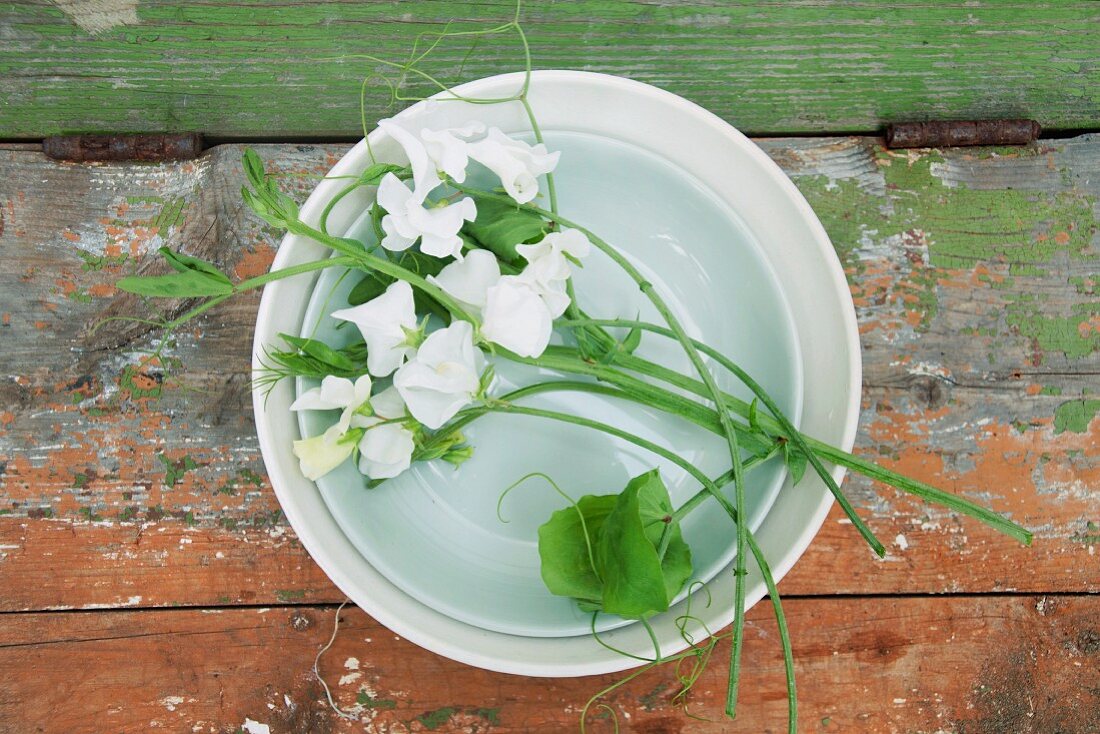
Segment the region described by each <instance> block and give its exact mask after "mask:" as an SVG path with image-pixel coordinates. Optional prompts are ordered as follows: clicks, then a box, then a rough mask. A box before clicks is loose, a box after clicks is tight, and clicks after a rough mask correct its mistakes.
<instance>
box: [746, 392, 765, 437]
mask: <svg viewBox="0 0 1100 734" xmlns="http://www.w3.org/2000/svg"><path fill="white" fill-rule="evenodd" d="M759 406H760V401H759V400H757V399H756V398H753V399H752V402H751V403H749V428H751V429H752V430H753V432H754V433H763V432H764V429H762V428H761V427H760V412H759Z"/></svg>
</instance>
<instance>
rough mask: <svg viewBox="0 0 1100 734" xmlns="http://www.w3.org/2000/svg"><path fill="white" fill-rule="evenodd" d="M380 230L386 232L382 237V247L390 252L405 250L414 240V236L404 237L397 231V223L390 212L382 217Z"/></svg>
mask: <svg viewBox="0 0 1100 734" xmlns="http://www.w3.org/2000/svg"><path fill="white" fill-rule="evenodd" d="M382 231H383V232H385V233H386V236H385V237H383V238H382V243H381V244H382V247H384V248H386V249H387V250H389V251H390V252H401V251H403V250H407V249H409V248H410V247H412V246H413V244H414V243H415V242H416V238H415V237H406V236H405V235H403V234H401V233H400V232H398V231H397V223H396V222H395V220H394V217H393V215H391V214H387V215H386V216H384V217H382Z"/></svg>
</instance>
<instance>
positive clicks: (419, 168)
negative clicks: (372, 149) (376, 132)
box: [378, 119, 442, 212]
mask: <svg viewBox="0 0 1100 734" xmlns="http://www.w3.org/2000/svg"><path fill="white" fill-rule="evenodd" d="M378 127H379V128H380V129H381V130H382V131H383V132H384V133H386V134H387V135H389V136H390V137H391V138H393V139H394V141H395V142H396V143H397V144H398V145H400V146H401V148H402V149H403V150H404V151H405V157H407V158H408V159H409V166H410V167H411V168H412V172H413V191H415V192H416V193H415V198H416V200H417V203H420V204H422V203H424V200H425V199H426V198H427V197H428V194H430V193H431V192H432V191H433V190H434V189H435V188H436V187H437V186H439V184H440V183H442V180H441V179H440V178H439V174H438V173H436V167H435V163H434V161H432V160H430V159H429V158H428V151H427V149H426V148H425V147H424V143H422V142H421V141H419V140H417V138H416V136H415V135H413V134H412V133H411V132H409V131H408V130H406V129H405V128H403V127H401V125H399V124H398V123H397V122H396V121H395V120H391V119H386V120H379V121H378ZM379 201H381V191H379ZM382 206H383V207H384V208H385V209H386V211H391V212H392V211H393V210H392V209H390V208H389V207H388V206H386V205H385V204H382Z"/></svg>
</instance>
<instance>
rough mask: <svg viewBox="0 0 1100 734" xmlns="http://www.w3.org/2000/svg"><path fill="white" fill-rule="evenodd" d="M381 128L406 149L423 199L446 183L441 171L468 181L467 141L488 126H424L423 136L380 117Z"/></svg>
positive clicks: (479, 124)
mask: <svg viewBox="0 0 1100 734" xmlns="http://www.w3.org/2000/svg"><path fill="white" fill-rule="evenodd" d="M378 127H379V128H381V129H382V131H383V132H385V133H386V134H387V135H389V136H390V137H391V138H393V139H394V141H395V142H396V143H397V144H398V145H400V146H401V148H402V150H404V151H405V156H406V157H407V158H408V159H409V165H410V166H411V167H412V171H413V191H414V192H416V194H417V196H418V197H419V198H420V201H421V202H423V201H424V199H425V198H426V197H427V196H428V194H429V193H431V192H432V191H433V190H434V189H435V188H436V187H437V186H439V184H440V183H442V180H441V178H440V176H439V172H440V171H442V172H443V173H445V174H447V175H448V176H450V177H451V178H453V179H454V180H455V181H457V182H459V183H462V182H463V181H465V180H466V166H467V165H469V162H470V159H469V156H468V154H467V151H466V148H467V146H468V145H469V143H468V142H467V141H468V140H469V139H470V138H472V137H473V136H475V135H480V134H481V133H483V132H485V125H484V124H483V123H480V122H477V121H474V122H470V123H468V124H466V125H464V126H462V127H458V128H450V129H448V130H427V129H422V130H421V131H420V134H419V136H417V135H415V134H413V133H412V132H410V131H409V130H407V129H406V128H404V127H403V126H402V125H401V124H400V123H398V121H397V120H395V119H386V120H379V121H378Z"/></svg>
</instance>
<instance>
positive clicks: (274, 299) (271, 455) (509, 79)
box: [253, 70, 862, 676]
mask: <svg viewBox="0 0 1100 734" xmlns="http://www.w3.org/2000/svg"><path fill="white" fill-rule="evenodd" d="M524 75H525V74H524V72H511V73H507V74H499V75H495V76H490V77H485V78H482V79H478V80H474V81H471V82H467V83H465V84H462V85H459V86H457V87H455V88H454V90H453V92H454V93H457V94H463V95H470V94H473V93H477V92H484V91H485V89H486V88H494V87H503V86H507V85H509V84H516V85H518V84H519V83H521V82H522V80H523V78H524ZM531 82H532V88H531V94H532V97H535V96H536V95H537V89H538V83H543V84H565V85H568V84H570V83H574V84H579V85H582V86H583V85H586V84H587V85H592V84H595V85H597V86H604V87H606V88H609V89H611V90H615V91H619V92H625V93H628V94H630V95H634V96H638V97H640V98H643V99H644V100H646V101H649V102H652V103H655V104H658V105H663V106H666V107H671V108H674V109H675V110H676V111H678V112H680V113H686V114H688V115H690V116H693V117H694V118H696V121H697V122H699V123H702V124H704V125H706V126H708V127H709V128H712V129H713V132H715V133H717V134H719V136H720V137H722V138H724V139H725V140H726V141H728V142H729V143H730V144H731V145H733V146H735V147H736V148H738V149H739V153H741V154H744V155H747V156H748V157H749V159H750V160H751V161H752V162H753V163H755V164H756V165H757V166H758V167H759V172H760V173H762V174H764V175H766V176H767V177H768V179H769V183H770V184H772V185H774V186H777V187H778V189H779V191H780V192H781V194H782V195H783V199H785V200H786V202H787V203H788V204H789V205H791V206H792V207H793V209H794V213H795V214H797V215H798V217H799V219H800V220H801V222H800V223H801V224H802V225H803V226H805V227H806V228H807V230H808V234H809V235H810V238H809V240H808V241H807V243H806V246H810V244H811V242H812V245H813V246H814V248H815V249H816V250H817V251H818V252H817V254H818V255H820V256H821V257H822V258H823V259H824V261H825V262H826V263H827V266H828V267H827V274H826V275H827V281H828V283H829V286H830V287H831V290H832V293H831V295H832V296H833V297H835V298H836V299H838V301H839V304H840V306H841V308H840V312H841V314H840V315H841V319H842V321H843V323H842V324H841V330H842V332H843V335H844V345H843V346H844V350H845V354H846V355H847V375H846V378H847V384H846V385H844V386H843V388H844V389H846V391H847V403H846V406H845V409H844V413H845V415H844V422H843V428H842V430H841V431H840V435H841V440H840V441H838V442H837V444H838V445H839V447H840V448H842V449H843V450H845V451H847V450H850V449H851V447H852V445H853V443H854V440H855V434H856V429H857V426H858V419H859V405H860V398H861V373H862V364H861V359H860V354H861V353H860V346H859V334H858V328H857V324H856V318H855V308H854V304H853V302H852V297H851V293H850V291H849V289H848V284H847V280H846V278H845V276H844V272H843V268H842V267H841V264H840V260H839V258H838V257H837V255H836V252H835V250H834V249H833V246H832V244H831V242H830V240H829V237H828V235H827V234H826V232H825V229H824V227H823V226H822V225H821V223H820V221H819V220H818V219H817V216H816V215H815V214H814V212H813V210H812V209H811V207H810V205H809V203H808V202H807V201H806V200H805V198H804V197H803V196H802V194H801V193H800V192H799V191H798V189H797V188H796V187H795V186H794V184H793V182H791V180H790V179H789V178H788V177H787V176H786V174H784V173H783V171H782V170H781V169H780V168H779V166H778V165H777V164H776V163H775V162H774V161H772V160H771V158H769V157H768V156H767V154H766V153H764V151H763V150H761V149H760V148H759V147H757V146H756V145H755V144H754V143H752V141H750V140H749V139H748V138H747V137H746V136H745V135H743V134H742V133H740V132H739V131H737V130H736V129H735V128H733V127H732V126H731V125H730V124H729V123H727V122H725V121H724V120H722V119H721V118H719V117H718V116H717V115H715V114H713V113H711V112H710V111H708V110H706V109H704V108H702V107H700V106H699V105H696V104H695V103H693V102H690V101H688V100H686V99H684V98H682V97H679V96H678V95H675V94H672V93H671V92H668V91H665V90H662V89H660V88H658V87H654V86H652V85H649V84H645V83H643V82H638V81H634V80H631V79H626V78H623V77H618V76H613V75H608V74H601V73H595V72H586V71H571V70H545V71H533V72H531ZM449 95H450V93H448V92H441V93H439V94H437V95H435V96H434V97H433V99H444V98H446V97H448V96H449ZM419 104H423V103H418V105H419ZM415 107H417V105H414V106H413V108H415ZM413 108H410V109H413ZM385 140H386V136H385V135H384V134H383V133H382V131H381V130H379V129H377V128H376V129H374V130H373V131H372V132H371V133H370V134H369V135H368V138H367V139H366V140H361V141H359V142H358V143H357V144H356V145H355V146H353V147H352V148H351V149H350V150H349V151H348V152H347V153H345V155H344V156H343V157H342V158H341V160H340V161H339V162H338V163H337V164H336V165H335V166H334V167H333V168H332V170H331V171H330V175H332V176H336V175H340V174H341V173H344V172H346V171H347V170H349V169H351V168H354V167H355V166H356V163H357V162H358V161H361V160H362V159H363V158H364V156H365V155H366V152H367V149H368V145H369V146H374V147H377V146H380V145H382V144H383V143H384V142H385ZM337 184H338V182H336V181H331V180H330V181H322V182H321V184H320V185H318V186H317V187H316V189H315V190H314V191H313V193H312V194H311V195H310V197H309V199H308V200H307V201H306V203H305V204H304V205H303V206H302V208H301V214H300V216H301V217H302V218H303V219H305V220H315V218H316V217H317V215H318V214H319V212H320V209H321V208H322V207H323V203H322V202H323V201H327V199H328V196H329V195H330V192H331V191H332V190H333V189H334V188H335V187H336V186H337ZM307 243H308V240H307V238H304V237H301V236H299V235H293V234H289V233H288V234H287V235H286V236H285V237H284V238H283V240H282V242H281V244H280V247H279V250H278V253H277V255H276V257H275V260H274V262H273V263H272V266H271V269H272V270H275V269H279V268H281V267H285V266H287V265H288V264H292V261H293V260H294V258H295V256H296V255H298V256H300V255H301V251H302V250H303V249H307V248H309V246H308V244H307ZM300 259H301V260H311V259H316V258H314V257H301V258H300ZM299 277H300V276H299ZM286 282H287V281H276V282H273V283H271V284H268V286H266V287H265V288H264V292H263V295H262V297H261V301H260V306H259V310H258V312H257V322H256V330H255V336H254V342H253V369H254V370H255V369H258V368H259V367H260V366H261V365H260V360H261V358H262V356H263V350H264V347H265V346H266V345H267V344H268V343H269V341H268V336H267V335H266V334H265V327H266V326H269V325H270V323H271V321H272V320H273V318H274V316H275V313H276V312H277V311H278V310H279V309H280V308H283V307H284V304H283V302H282V301H281V300H280V297H281V296H282V295H283V294H282V293H281V291H282V290H284V288H280V287H278V286H280V285H282V284H285V283H286ZM273 286H274V287H273ZM303 305H304V304H303ZM804 359H805V357H804ZM837 387H838V389H839V388H840V387H841V386H840V385H838V386H837ZM806 404H807V405H808V404H809V401H806ZM253 408H254V411H255V416H256V431H257V437H258V440H259V444H260V448H261V453H262V454H263V457H264V462H265V466H266V468H267V470H268V474H269V477H270V481H271V484H272V487H273V489H274V491H275V493H276V496H277V497H278V499H279V502H280V505H281V506H282V508H283V512H284V514H286V516H287V519H288V521H289V522H290V524H291V526H292V527H293V528H294V530H295V532H296V534H297V535H298V538H299V540H300V541H301V543H302V545H303V547H305V548H306V550H307V552H308V553H309V554H310V556H311V557H312V558H313V560H314V562H316V563H317V564H318V565H319V566H320V567H321V569H322V570H323V571H324V572H325V574H326V575H327V576H328V577H329V578H330V579H331V580H332V581H333V583H334V584H335V585H336V586H337V587H338V588H340V590H341V591H343V592H344V593H345V594H346V595H348V597H349V598H351V599H353V600H354V601H355V602H356V603H357V604H358V605H359V606H360V608H362V609H363V610H364V611H366V612H367V613H368V614H370V615H371V616H372V617H374V618H375V619H376V620H378V621H379V622H380V623H382V624H383V625H385V626H386V627H387V628H389V629H390V630H392V631H393V632H395V633H396V634H398V635H400V636H402V637H404V638H406V639H408V640H410V641H412V642H414V643H416V644H417V645H420V646H421V647H424V648H427V649H429V650H431V651H433V652H436V653H438V654H441V655H444V656H446V657H448V658H451V659H454V660H458V661H460V662H463V663H467V664H469V665H474V666H476V667H481V668H485V669H489V670H494V671H499V672H506V673H514V674H521V675H533V676H579V675H591V674H601V673H608V672H614V671H618V670H624V669H627V668H630V667H635V666H636V665H638V664H639V663H638V661H636V660H633V659H631V658H628V657H625V656H618V655H615V654H613V653H606V655H609V656H611V657H605V658H602V659H597V660H592V659H590V658H591V656H590V655H589V656H587V658H586V656H584V655H578V654H576V653H575V652H572V653H571V652H570V651H568V650H565V649H560V650H557V651H554V650H553V648H551V649H549V650H544V649H537V648H541V647H542V645H540V644H537V643H535V642H533V641H537V640H541V641H542V642H544V643H549V644H550V645H552V646H554V647H558V648H561V647H562V646H563V643H566V642H567V641H568V640H569V639H572V640H579V641H581V642H582V643H586V644H587V645H588V646H589V647H591V646H595V643H593V642H592V641H591V640H589V639H588V638H584V637H581V638H566V639H558V638H527V637H518V636H513V635H506V634H503V633H499V632H490V631H487V630H481V629H479V628H476V627H472V626H470V625H466V624H464V623H461V622H457V621H456V620H452V619H451V618H449V617H445V616H443V615H441V614H440V613H438V612H435V610H431V609H430V608H428V607H426V606H424V605H422V604H421V603H420V602H417V601H416V600H414V599H412V598H411V597H408V595H406V594H405V593H404V592H403V591H401V590H400V589H398V588H397V587H395V586H393V585H392V584H390V582H389V581H388V580H386V579H384V578H381V579H379V578H372V579H370V581H371V582H372V583H373V584H375V586H372V587H371V589H370V592H368V591H367V590H366V588H365V587H364V585H363V583H364V582H363V580H362V578H357V577H356V574H355V573H354V572H353V571H352V570H351V569H349V568H346V567H344V565H343V561H345V560H348V559H349V557H351V556H354V557H358V558H359V561H360V562H361V563H362V564H364V565H365V566H367V567H368V568H363V567H362V566H360V567H359V570H360V571H364V572H368V574H369V571H374V574H375V575H378V572H377V571H375V570H374V569H373V568H369V564H367V562H366V561H365V559H363V558H362V557H361V556H359V554H358V551H357V550H355V549H354V546H352V545H351V543H350V540H349V539H348V538H347V537H346V536H344V535H343V533H342V532H341V531H339V529H338V526H336V523H335V520H334V519H333V518H332V517H331V516H327V517H318V516H317V508H316V506H313V507H309V506H307V505H309V504H310V503H309V498H308V497H306V496H304V495H302V494H301V492H302V490H303V488H305V487H304V485H303V484H302V482H308V480H305V478H304V477H302V476H301V475H300V473H299V472H298V470H297V465H296V462H294V461H291V462H288V461H287V457H286V454H287V453H289V452H288V451H287V448H288V447H287V446H286V445H285V444H283V445H282V446H280V445H278V443H277V441H276V437H275V435H274V434H275V427H274V426H273V424H271V423H269V421H270V420H271V419H272V418H273V417H274V416H272V415H271V413H270V412H269V410H268V406H267V402H266V399H265V396H264V395H263V394H261V393H260V392H259V391H254V392H253ZM283 417H284V418H285V416H283ZM293 430H295V431H296V430H297V429H296V426H295V428H294V429H293ZM830 473H831V474H832V476H833V478H834V479H835V480H836V481H837V482H838V483H839V482H840V481H841V480H842V479H843V476H844V474H845V470H844V468H843V467H833V469H832V470H831V472H830ZM295 475H297V476H295ZM309 484H310V485H312V483H311V482H309ZM312 489H313V492H314V493H317V488H316V487H315V486H313V487H312ZM811 489H812V491H816V504H814V505H813V510H812V512H811V513H809V517H808V519H807V521H806V522H805V524H803V525H802V530H801V532H800V533H799V534H798V535H797V537H796V538H794V539H793V541H792V542H789V543H787V544H786V545H785V546H784V548H783V549H782V550H781V551H780V553H779V557H778V558H777V559H775V560H776V562H774V563H772V572H773V575H774V577H775V580H776V582H778V581H779V580H780V579H781V578H783V576H785V575H786V573H787V572H788V571H789V570H790V569H791V567H793V565H794V563H795V562H796V561H797V560H798V558H799V557H801V556H802V554H803V553H804V552H805V550H806V548H807V547H808V546H809V544H810V542H811V541H812V540H813V538H814V536H815V535H816V534H817V531H818V530H819V529H820V527H821V525H822V524H823V523H824V521H825V518H826V516H827V514H828V512H829V510H830V508H831V506H832V504H833V498H832V496H831V494H830V493H829V492H828V490H827V489H825V488H824V486H823V484H822V485H821V486H820V487H814V488H811ZM799 491H800V492H801V491H803V488H801V487H800V490H799ZM317 501H318V502H319V501H320V500H319V499H318V500H317ZM321 509H322V511H323V512H324V513H325V515H327V509H326V508H325V506H324V504H323V503H321ZM326 520H327V523H326V522H325V521H326ZM765 522H766V520H765ZM317 523H319V524H320V525H321V526H326V525H327V527H317V528H315V527H314V525H315V524H317ZM334 532H335V535H333V533H334ZM337 546H346V547H337ZM768 555H769V560H772V558H771V556H772V554H771V553H769V554H768ZM379 583H381V584H382V585H383V586H382V588H379V587H378V586H377V584H379ZM712 583H713V582H712ZM385 585H389V586H390V587H392V588H390V589H386V588H384V587H385ZM748 591H749V594H748V598H747V599H746V607H751V606H752V605H753V604H755V603H756V602H757V601H759V600H760V599H761V598H762V597H763V596H764V595H765V590H764V589H763V587H762V584H759V583H757V584H754V585H751V586H750V589H749V590H748ZM380 592H384V593H380ZM400 597H404V600H402V599H401V598H400ZM406 602H407V603H406ZM389 603H393V604H396V605H397V606H399V607H401V608H400V609H396V608H391V606H389V605H388V604H389ZM727 616H728V618H726V617H727ZM732 616H733V611H732V608H731V609H730V610H729V613H728V615H725V614H723V615H720V616H719V617H718V618H716V619H717V621H718V622H719V623H720V626H715V627H712V628H713V629H714V630H715V631H716V632H717V631H718V630H719V629H721V628H722V627H725V626H727V625H728V624H729V622H730V620H731V619H732ZM417 618H420V619H423V618H428V619H431V620H432V621H433V624H435V625H437V626H435V627H433V626H431V625H429V627H430V628H428V629H425V628H424V626H423V625H419V624H417V623H415V621H414V619H417ZM451 625H457V626H458V627H452V626H451ZM635 627H636V625H635ZM459 628H465V629H459ZM626 629H629V628H626ZM616 632H617V631H616ZM609 634H615V633H609ZM456 636H465V637H466V638H468V639H469V640H471V641H475V642H478V643H485V645H484V647H486V648H492V647H494V646H495V647H497V649H496V650H495V651H491V652H487V651H486V650H485V649H476V648H475V647H471V646H470V645H469V644H460V643H456V642H455V637H456ZM498 638H504V639H503V640H502V639H498ZM501 643H503V644H501ZM675 646H676V645H675V644H674V645H673V646H672V647H675ZM597 647H598V646H597ZM683 647H686V643H685V644H684V645H682V646H680V649H683ZM522 649H527V650H528V651H529V652H532V653H533V652H536V651H537V652H538V653H539V655H538V657H542V658H543V659H542V660H541V661H540V662H538V663H532V662H527V661H525V660H524V659H523V658H522V654H521V653H519V652H518V651H520V650H522ZM505 651H506V652H505ZM665 652H666V654H669V652H670V649H666V650H665Z"/></svg>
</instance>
